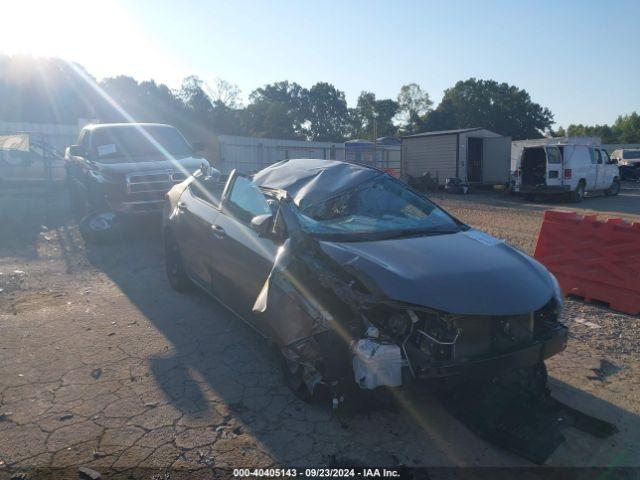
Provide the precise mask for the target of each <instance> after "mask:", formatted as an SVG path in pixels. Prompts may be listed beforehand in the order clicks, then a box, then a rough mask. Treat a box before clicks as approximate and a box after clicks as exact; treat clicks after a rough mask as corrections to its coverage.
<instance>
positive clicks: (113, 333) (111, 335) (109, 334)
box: [107, 332, 116, 337]
mask: <svg viewBox="0 0 640 480" xmlns="http://www.w3.org/2000/svg"><path fill="white" fill-rule="evenodd" d="M115 334H116V332H109V333H108V334H107V337H113V336H114V335H115Z"/></svg>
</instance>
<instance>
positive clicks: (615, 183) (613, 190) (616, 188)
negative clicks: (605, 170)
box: [604, 178, 620, 197]
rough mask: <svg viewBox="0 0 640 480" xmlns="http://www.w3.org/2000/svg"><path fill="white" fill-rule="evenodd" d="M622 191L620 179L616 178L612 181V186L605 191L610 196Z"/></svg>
mask: <svg viewBox="0 0 640 480" xmlns="http://www.w3.org/2000/svg"><path fill="white" fill-rule="evenodd" d="M619 193H620V181H619V180H618V179H617V178H615V179H614V180H613V182H612V183H611V186H610V187H609V188H607V189H606V190H605V191H604V194H605V195H606V196H608V197H611V196H613V195H618V194H619Z"/></svg>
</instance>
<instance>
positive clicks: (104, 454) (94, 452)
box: [93, 450, 107, 458]
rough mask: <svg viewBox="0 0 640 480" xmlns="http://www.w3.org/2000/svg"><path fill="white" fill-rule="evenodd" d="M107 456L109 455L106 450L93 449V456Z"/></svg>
mask: <svg viewBox="0 0 640 480" xmlns="http://www.w3.org/2000/svg"><path fill="white" fill-rule="evenodd" d="M106 456H107V454H106V453H104V452H100V451H98V450H94V451H93V458H103V457H106Z"/></svg>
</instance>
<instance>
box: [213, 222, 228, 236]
mask: <svg viewBox="0 0 640 480" xmlns="http://www.w3.org/2000/svg"><path fill="white" fill-rule="evenodd" d="M211 231H212V232H213V236H214V237H216V238H218V239H222V238H224V236H225V235H226V232H225V231H224V228H222V227H221V226H220V225H216V224H215V223H214V224H213V225H211Z"/></svg>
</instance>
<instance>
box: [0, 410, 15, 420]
mask: <svg viewBox="0 0 640 480" xmlns="http://www.w3.org/2000/svg"><path fill="white" fill-rule="evenodd" d="M11 415H13V412H2V413H0V422H4V421H6V420H9V418H8V417H10V416H11Z"/></svg>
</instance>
